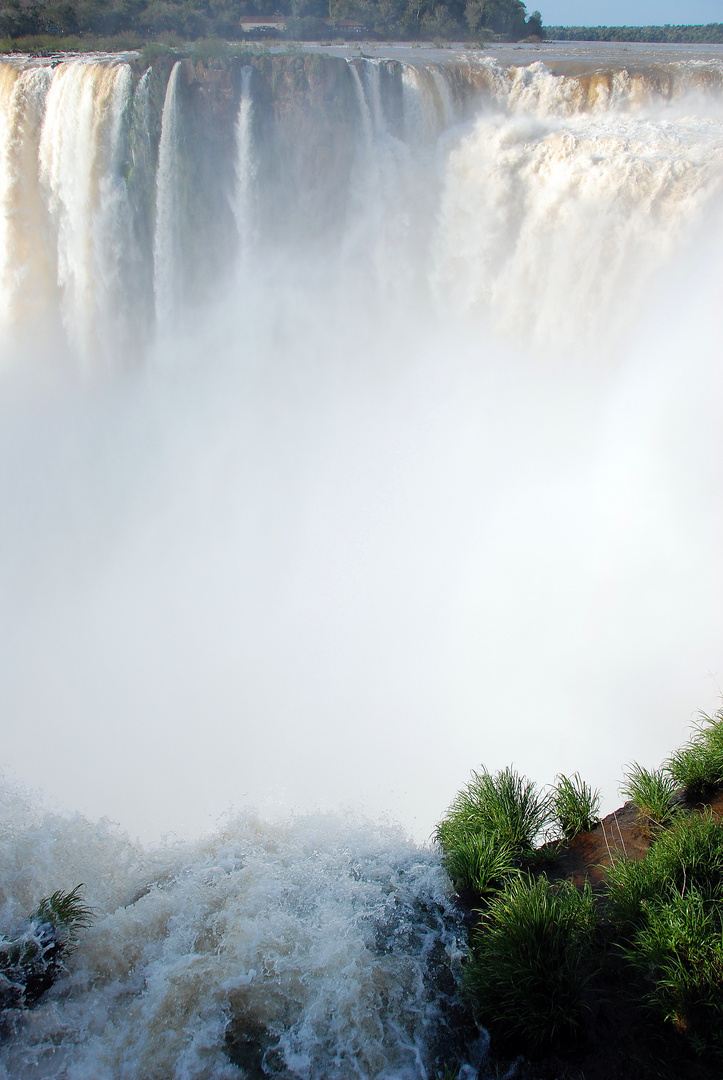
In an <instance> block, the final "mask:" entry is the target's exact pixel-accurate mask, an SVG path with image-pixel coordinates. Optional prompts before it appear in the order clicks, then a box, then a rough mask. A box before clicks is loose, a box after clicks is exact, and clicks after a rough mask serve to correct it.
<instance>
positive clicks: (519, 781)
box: [435, 767, 550, 856]
mask: <svg viewBox="0 0 723 1080" xmlns="http://www.w3.org/2000/svg"><path fill="white" fill-rule="evenodd" d="M549 819H550V800H549V797H547V796H544V795H543V794H542V793H541V792H540V791H539V790H538V788H537V785H536V784H534V783H533V782H532V781H531V780H528V779H527V778H526V777H524V776H520V774H519V773H518V772H516V771H515V770H514V769H512V768H509V767H508V768H506V769H501V770H500V771H499V772H497V773H490V772H488V770H487V769H485V768H484V767H483V769H482V771H481V772H479V773H478V772H473V773H472V779H471V780H470V782H469V784H467V786H466V787H465V788H463V789H462V791H460V792H459V794H458V795H457V797H456V798H455V800H454V802H453V803H452V805H451V806H450V808H449V810H448V811H447V813H446V814H445V816H444V817H443V819H442V821H441V822H440V823H439V825H438V826H437V831H436V834H435V835H436V839H437V841H438V842H439V843H440V844H441V845H442V847H443V848H444V850H445V851H450V850H451V849H452V848H453V847H455V846H457V845H458V844H459V843H460V842H461V841H462V840H465V839H468V838H470V837H474V836H479V837H483V838H485V839H490V840H494V842H495V843H496V844H500V845H501V844H508V845H509V846H510V847H511V848H512V849H513V851H514V852H515V853H516V854H518V855H522V856H524V855H525V854H526V853H527V852H530V851H531V850H532V848H533V845H534V842H535V839H536V838H537V836H538V835H539V833H540V832H541V830H542V828H543V827H544V826H545V825H546V824H547V823H548V821H549Z"/></svg>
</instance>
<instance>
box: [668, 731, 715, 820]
mask: <svg viewBox="0 0 723 1080" xmlns="http://www.w3.org/2000/svg"><path fill="white" fill-rule="evenodd" d="M695 727H696V730H695V733H694V734H693V737H692V738H691V739H690V740H689V741H688V742H687V743H686V744H685V746H681V747H680V749H679V750H676V751H675V752H674V753H673V754H671V755H670V757H669V758H668V759H667V760H666V761H665V763H664V765H663V768H664V770H665V772H666V773H667V774H668V776H670V778H671V780H672V781H673V782H674V783H675V784H676V785H677V786H678V787H682V788H684V789H685V795H686V798H687V799H688V800H689V801H692V800H695V799H700V798H702V797H704V796H705V795H707V794H709V793H710V792H711V791H712V790H713V789H714V788H716V787H718V786H719V785H720V784H722V783H723V710H719V711H718V712H716V713H714V714H713V716H706V714H705V713H703V714H702V715H701V717H700V719H699V720H698V722H697V724H696V725H695Z"/></svg>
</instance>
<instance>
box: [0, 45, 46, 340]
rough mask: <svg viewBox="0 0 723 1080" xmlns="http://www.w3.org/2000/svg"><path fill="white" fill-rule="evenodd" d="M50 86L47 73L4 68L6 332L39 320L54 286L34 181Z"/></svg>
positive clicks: (1, 233)
mask: <svg viewBox="0 0 723 1080" xmlns="http://www.w3.org/2000/svg"><path fill="white" fill-rule="evenodd" d="M49 81H50V73H49V72H48V71H47V70H46V69H43V68H30V69H28V70H24V71H23V70H22V69H20V68H18V67H17V66H15V65H10V64H3V65H1V66H0V208H1V209H2V213H1V214H0V308H1V311H2V315H1V316H0V318H2V322H3V323H4V325H5V328H6V331H7V332H10V331H11V329H12V328H13V327H14V326H17V325H18V324H23V323H25V324H30V323H32V321H33V319H36V320H37V319H39V318H40V319H41V318H42V317H43V315H44V308H45V307H47V304H48V301H49V298H50V297H51V296H52V290H53V286H54V281H53V280H52V269H51V266H50V264H49V252H48V249H47V240H48V236H47V224H46V221H45V212H44V207H43V205H42V201H41V199H40V197H39V191H38V185H37V181H36V175H37V140H38V137H39V129H40V124H41V121H42V116H43V110H44V104H45V95H46V93H47V88H48V84H49Z"/></svg>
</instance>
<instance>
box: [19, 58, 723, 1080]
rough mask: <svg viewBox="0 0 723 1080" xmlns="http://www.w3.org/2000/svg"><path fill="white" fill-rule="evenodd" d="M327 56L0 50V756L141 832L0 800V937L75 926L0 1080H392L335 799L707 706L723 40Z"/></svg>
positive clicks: (365, 834)
mask: <svg viewBox="0 0 723 1080" xmlns="http://www.w3.org/2000/svg"><path fill="white" fill-rule="evenodd" d="M339 53H340V55H334V50H324V49H319V50H316V51H315V52H313V53H312V54H309V55H297V54H288V55H286V54H278V55H273V54H264V55H259V56H252V55H246V56H243V57H239V58H238V59H233V58H227V59H224V60H219V61H208V62H206V63H202V62H196V63H192V62H191V61H190V60H180V61H178V62H175V63H171V62H168V61H166V60H165V59H164V58H161V59H160V60H158V61H156V63H155V64H154V65H153V66H152V67H150V68H146V67H145V66H144V65H142V64H141V63H140V60H139V58H138V57H134V56H132V55H128V56H123V57H118V56H94V57H90V58H85V59H70V58H69V59H66V60H64V61H63V62H61V63H55V62H53V63H50V62H45V61H30V60H27V61H24V60H22V59H20V58H15V59H12V60H9V61H6V62H4V63H2V64H0V136H1V140H0V201H1V202H2V209H3V214H2V217H1V218H0V290H1V295H0V318H1V319H2V327H3V344H2V351H1V353H0V356H1V359H2V371H1V372H0V375H1V382H2V388H1V389H2V394H1V395H0V500H1V502H2V506H3V518H2V528H1V530H0V590H1V596H0V600H1V602H0V620H1V623H0V625H1V626H2V635H3V637H2V640H3V648H2V650H0V677H1V679H2V684H3V709H4V719H5V725H6V728H5V731H4V739H3V745H4V750H5V760H6V762H7V764H8V765H9V766H10V767H11V768H12V769H13V771H14V773H15V774H17V775H19V776H20V777H21V778H22V779H23V780H24V781H27V782H31V783H33V784H35V785H38V786H39V787H41V788H44V789H45V791H46V793H47V796H46V797H50V798H55V799H59V800H60V801H61V802H62V803H63V804H64V805H66V806H78V807H79V808H80V810H82V812H83V813H84V814H86V815H88V816H89V817H92V818H98V817H102V816H104V815H109V816H110V817H111V818H113V819H118V820H120V822H121V823H122V825H123V827H124V828H128V829H130V830H131V831H132V832H133V833H134V834H135V833H139V834H142V835H143V837H144V839H146V840H147V839H157V838H158V837H159V836H160V835H161V834H165V833H168V832H169V831H172V835H171V836H170V837H168V838H167V840H166V842H165V843H163V844H161V845H159V846H158V847H155V848H151V849H148V848H143V847H141V846H140V844H134V843H131V842H130V841H129V840H128V839H127V838H126V837H125V835H124V834H123V833H122V832H121V831H120V830H118V829H116V828H115V827H114V826H112V825H110V824H109V823H108V821H103V822H101V824H99V825H92V824H90V822H89V820H88V819H87V818H83V817H80V816H76V817H73V816H69V815H68V814H66V813H61V812H59V811H57V812H56V811H52V812H51V811H50V810H44V809H41V808H40V807H41V805H42V801H41V800H40V798H38V799H37V800H35V799H34V798H33V797H30V796H24V795H21V794H19V793H18V792H19V788H18V783H17V782H13V781H8V783H7V784H6V785H5V787H4V788H3V804H2V805H3V816H2V819H1V821H0V830H1V831H0V843H1V844H2V845H3V858H2V864H3V867H4V868H6V873H5V875H4V879H3V881H2V882H1V883H0V916H1V921H0V932H2V933H11V932H12V931H13V929H14V928H15V927H16V926H17V924H18V923H19V922H20V921H21V920H22V918H23V917H24V915H25V914H27V913H28V912H29V911H32V910H33V908H34V905H35V904H36V903H37V901H38V899H39V897H40V896H43V895H48V894H49V893H51V892H52V891H53V890H54V889H57V888H64V889H70V888H73V887H74V886H75V885H77V884H78V882H79V881H84V882H85V883H86V888H87V899H88V901H89V902H90V903H91V905H92V906H93V907H94V909H95V911H96V913H97V919H96V923H95V925H94V927H93V929H92V930H91V931H89V932H88V934H87V935H86V937H85V938H84V939H83V942H82V944H81V946H80V948H79V950H78V951H77V953H75V954H74V955H73V957H72V958H71V962H70V974H69V976H68V978H66V979H65V980H63V981H61V982H60V983H59V984H57V986H56V987H55V989H54V990H53V991H52V992H51V993H50V994H49V995H48V996H47V998H45V999H43V1001H42V1002H41V1003H40V1004H39V1005H38V1006H37V1007H36V1008H35V1009H34V1010H33V1011H32V1012H30V1013H27V1014H26V1015H23V1016H17V1017H14V1018H11V1023H10V1027H12V1026H13V1025H15V1029H14V1034H12V1037H5V1036H3V1040H2V1041H1V1042H0V1076H5V1077H8V1078H10V1077H12V1078H13V1080H26V1078H32V1080H40V1078H41V1077H49V1076H52V1077H54V1080H60V1078H67V1080H71V1078H72V1080H90V1078H92V1080H98V1078H99V1077H102V1078H104V1080H105V1078H109V1080H116V1078H118V1080H120V1078H122V1077H132V1078H133V1080H137V1078H138V1077H141V1076H142V1077H143V1078H144V1080H154V1078H158V1080H161V1078H162V1080H169V1078H173V1080H181V1078H183V1080H187V1078H192V1080H204V1078H212V1080H221V1078H223V1077H227V1076H228V1077H233V1076H239V1075H244V1074H245V1075H247V1076H251V1077H261V1076H264V1075H278V1076H286V1077H289V1076H293V1077H302V1078H305V1077H308V1078H309V1080H311V1078H314V1080H316V1078H324V1077H328V1078H337V1077H338V1078H339V1080H341V1078H343V1080H347V1078H348V1077H350V1076H359V1077H377V1078H380V1080H381V1078H384V1080H392V1078H407V1077H409V1078H410V1080H411V1078H414V1080H428V1078H430V1077H431V1076H433V1075H435V1070H436V1069H437V1068H439V1067H441V1064H442V1063H443V1062H444V1061H445V1060H450V1059H452V1058H454V1057H455V1056H457V1055H458V1052H459V1045H460V1043H459V1036H458V1032H457V1029H456V1027H455V1025H456V1024H457V1015H456V1008H457V1005H456V999H455V993H454V979H455V978H456V974H457V971H458V965H459V962H460V950H461V948H462V938H461V933H460V930H459V928H458V926H457V925H456V922H455V917H454V911H453V907H452V904H451V900H450V894H449V891H448V885H447V884H446V882H445V879H444V875H443V874H442V871H441V869H440V866H439V861H438V857H437V855H436V854H435V853H434V852H433V851H430V850H429V849H428V848H427V847H419V846H417V845H416V844H415V843H413V842H411V841H408V840H405V839H402V838H401V837H400V835H399V834H398V833H397V832H396V831H395V829H394V828H393V827H391V826H386V825H385V826H383V827H382V826H380V825H379V824H373V823H372V824H370V823H369V820H367V818H371V819H373V820H375V819H377V818H378V817H379V816H380V815H381V814H384V813H387V812H391V813H392V814H393V815H395V816H396V817H397V818H400V819H401V820H402V822H403V823H404V826H405V828H407V829H409V830H410V831H412V832H413V834H414V835H415V837H416V839H417V842H419V841H424V840H425V839H426V838H427V837H428V836H429V834H430V832H431V829H432V827H433V824H434V822H435V820H436V819H437V818H438V817H439V816H440V814H441V813H442V811H443V810H444V808H445V807H446V805H447V804H448V802H449V800H450V798H451V797H452V795H453V793H454V791H455V790H456V789H457V788H458V787H459V786H460V785H461V784H462V783H463V782H464V780H465V779H466V777H467V775H468V771H469V769H470V768H472V767H475V766H477V765H478V764H479V762H480V761H483V762H485V763H486V764H487V765H488V766H489V767H490V768H493V769H494V768H499V767H501V766H503V765H505V764H507V763H508V762H510V761H514V762H515V764H516V765H517V767H518V768H519V769H521V770H522V771H524V772H527V773H528V774H530V775H532V776H534V777H536V778H537V779H538V780H540V781H542V782H544V781H548V780H552V779H553V777H554V775H555V773H556V772H558V771H565V772H572V771H573V770H575V769H580V771H581V772H582V773H583V774H584V775H585V777H586V778H587V779H588V780H590V781H591V782H592V783H594V784H602V785H604V788H605V795H606V798H607V801H608V804H610V803H611V802H613V801H614V800H615V798H616V795H615V788H614V783H615V780H616V778H617V777H618V776H619V775H620V768H621V765H622V764H623V763H624V762H626V761H629V760H631V759H638V760H641V761H642V762H644V763H646V764H650V765H654V764H657V762H658V761H659V760H660V759H661V758H662V756H663V755H664V754H665V753H666V752H667V751H668V750H669V749H670V748H671V747H672V746H674V745H675V744H676V743H677V742H678V741H679V740H680V735H681V731H682V729H683V727H684V726H685V724H686V721H687V719H688V717H689V716H690V714H691V713H692V712H693V711H694V710H695V709H696V708H697V707H703V708H706V707H707V708H710V707H711V706H713V707H714V702H715V695H716V692H717V684H716V682H715V678H713V679H711V678H710V674H711V673H712V674H713V675H715V672H716V671H717V670H718V664H719V658H720V640H721V629H723V627H722V626H721V622H722V618H721V615H720V612H721V611H723V576H722V575H721V571H720V567H719V551H720V547H721V541H722V540H723V517H722V516H721V513H720V510H719V505H718V496H717V492H718V491H719V490H720V481H721V479H722V478H721V468H720V461H721V460H723V453H722V451H723V446H722V445H721V442H722V440H721V435H720V423H719V418H718V415H717V402H718V401H719V400H720V394H721V389H723V388H722V387H721V374H720V364H719V363H718V356H717V337H718V328H717V324H716V320H715V313H716V312H717V303H718V296H719V293H720V287H721V279H722V277H723V265H722V263H721V256H720V236H721V228H722V227H723V217H722V214H723V205H722V204H721V200H722V199H723V185H722V180H723V103H722V102H723V57H721V56H718V55H717V54H715V50H709V51H708V52H707V53H705V54H703V55H691V56H684V55H681V54H679V53H675V52H672V53H666V52H665V50H658V51H657V52H656V53H654V54H653V53H648V52H646V50H644V49H639V50H637V51H635V50H633V54H634V63H633V62H632V61H631V59H630V58H627V59H626V57H625V56H618V55H617V54H615V53H614V51H612V50H611V51H608V52H605V51H604V50H603V51H598V52H594V51H593V52H591V53H590V54H587V55H583V52H582V51H581V50H579V49H578V50H577V53H576V55H575V56H574V57H572V58H571V57H569V56H565V55H560V56H555V55H554V52H550V54H549V55H547V56H546V61H545V64H542V63H540V62H538V61H537V60H535V56H531V57H530V58H529V62H524V55H523V54H521V53H520V52H519V51H511V52H510V54H509V56H507V57H505V55H504V52H503V51H502V52H500V54H499V55H498V56H497V58H494V59H493V58H490V57H482V58H480V57H475V56H473V55H471V54H464V55H460V56H455V55H454V54H453V53H451V52H449V51H447V50H444V51H441V52H434V53H433V54H432V55H427V54H426V53H425V52H424V51H422V50H415V49H411V48H410V49H406V50H403V49H400V50H394V56H395V58H394V59H390V58H389V57H385V56H377V57H374V58H366V57H363V56H358V55H353V56H352V55H347V54H344V55H341V53H342V50H339ZM249 806H256V807H257V808H259V809H260V812H261V813H262V816H263V818H264V821H265V823H264V821H262V820H260V819H259V818H257V817H255V816H254V815H253V814H252V813H250V812H248V811H247V807H249ZM342 806H345V807H350V808H351V810H349V812H348V813H347V814H346V816H341V815H340V811H339V808H340V807H342ZM230 807H233V808H234V809H233V812H232V813H229V814H228V817H227V820H226V821H225V823H224V824H222V825H221V826H220V827H217V831H216V832H215V833H212V834H211V835H210V838H206V839H203V840H195V839H193V838H194V837H196V836H198V835H199V834H201V833H204V832H207V831H208V830H209V829H210V828H211V826H212V825H213V822H214V821H215V820H217V819H218V817H219V815H220V814H221V813H223V812H225V811H227V810H229V808H230ZM290 809H294V810H296V811H297V817H296V818H295V819H292V820H288V819H287V818H286V816H285V815H286V814H287V813H288V812H289V810H290ZM363 815H366V817H364V816H363ZM175 834H181V835H182V836H184V837H185V839H184V840H183V841H181V840H177V839H176V837H175ZM6 1035H7V1032H6ZM455 1040H456V1042H455ZM450 1046H454V1051H453V1052H452V1051H450ZM478 1051H479V1052H481V1050H479V1048H478ZM469 1053H470V1054H471V1050H470V1051H469ZM469 1060H471V1058H470V1059H469ZM473 1074H476V1069H473V1068H472V1066H471V1065H469V1064H468V1066H467V1073H466V1074H465V1076H468V1077H471V1076H472V1075H473Z"/></svg>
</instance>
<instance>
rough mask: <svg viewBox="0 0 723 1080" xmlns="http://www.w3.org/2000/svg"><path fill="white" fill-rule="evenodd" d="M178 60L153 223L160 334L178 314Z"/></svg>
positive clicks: (166, 114) (167, 111) (166, 109)
mask: <svg viewBox="0 0 723 1080" xmlns="http://www.w3.org/2000/svg"><path fill="white" fill-rule="evenodd" d="M180 70H181V64H180V61H177V62H176V63H175V64H174V65H173V68H172V70H171V74H170V77H169V79H168V85H167V87H166V96H165V100H164V102H163V117H162V121H161V139H160V143H159V146H158V171H157V174H156V226H155V234H154V239H153V267H154V277H153V285H154V293H155V298H156V323H157V326H158V328H159V333H161V334H163V333H167V332H168V330H169V329H170V328H171V326H172V325H173V320H174V318H175V317H176V316H177V315H178V314H179V299H180V298H179V281H178V276H179V258H180V221H179V214H180V205H179V197H178V167H179V113H178V89H177V87H178V76H179V72H180Z"/></svg>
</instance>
